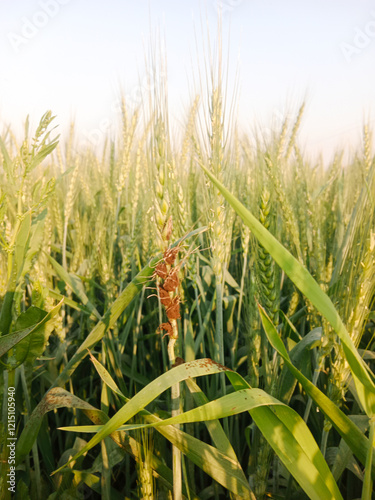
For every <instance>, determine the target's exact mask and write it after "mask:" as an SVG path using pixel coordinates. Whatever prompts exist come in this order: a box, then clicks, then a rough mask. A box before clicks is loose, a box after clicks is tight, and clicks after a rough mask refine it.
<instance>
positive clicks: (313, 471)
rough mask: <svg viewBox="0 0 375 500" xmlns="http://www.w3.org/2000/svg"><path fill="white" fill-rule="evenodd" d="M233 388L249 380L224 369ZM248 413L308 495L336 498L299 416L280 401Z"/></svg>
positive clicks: (331, 481) (336, 492)
mask: <svg viewBox="0 0 375 500" xmlns="http://www.w3.org/2000/svg"><path fill="white" fill-rule="evenodd" d="M226 375H227V377H228V378H229V380H230V382H231V384H232V386H233V387H234V389H235V390H236V391H239V390H242V389H246V388H249V387H250V386H249V384H248V383H247V382H246V381H245V379H243V378H242V377H241V375H239V374H238V373H236V372H232V371H227V372H226ZM250 415H251V417H252V418H253V420H254V422H255V423H256V425H257V427H258V428H259V430H260V431H261V432H262V434H263V436H264V437H265V439H266V440H267V441H268V443H269V444H270V446H271V447H272V448H273V450H274V451H275V453H276V454H277V455H278V457H279V458H280V460H281V461H282V463H283V464H284V465H285V467H286V468H287V469H288V471H289V472H290V473H291V474H292V476H293V477H294V478H295V480H296V481H297V482H298V483H299V484H300V486H301V487H302V488H303V489H304V491H305V492H306V493H307V495H308V496H309V497H310V498H314V499H316V500H320V499H322V498H327V499H328V498H331V499H332V498H335V499H340V498H342V497H341V494H340V491H339V489H338V487H337V484H336V482H335V480H334V478H333V476H332V473H331V471H330V470H329V467H328V465H327V462H326V461H325V460H324V457H323V455H322V453H321V452H320V450H319V448H318V445H317V444H316V442H315V440H314V438H313V436H312V434H311V432H310V430H309V428H308V427H307V425H306V423H305V422H304V421H303V420H302V418H301V417H300V416H299V415H298V414H297V413H296V412H295V411H294V410H292V409H291V408H289V407H288V406H286V405H284V404H279V405H273V406H272V408H269V407H256V408H253V409H252V410H250Z"/></svg>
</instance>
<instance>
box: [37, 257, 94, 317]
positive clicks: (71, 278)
mask: <svg viewBox="0 0 375 500" xmlns="http://www.w3.org/2000/svg"><path fill="white" fill-rule="evenodd" d="M47 257H48V259H49V261H50V262H51V264H52V266H53V268H54V269H55V271H56V273H57V275H58V276H59V278H60V279H62V280H63V281H64V282H65V283H66V284H67V285H68V286H69V287H70V288H71V289H72V290H73V292H74V293H75V294H76V295H77V297H78V298H79V299H80V300H81V301H82V304H83V305H84V306H86V307H87V309H88V310H89V311H90V312H91V313H92V314H94V315H95V316H96V318H97V319H99V320H100V319H101V316H100V314H99V313H98V311H97V310H96V308H95V306H94V305H93V304H92V303H91V302H90V300H89V299H88V297H87V295H86V291H85V287H84V286H83V283H82V281H81V280H80V279H79V277H78V276H77V275H76V274H73V273H68V272H67V271H66V270H65V269H64V268H63V267H62V266H61V265H60V264H59V263H58V262H57V261H56V260H55V259H54V258H53V257H51V256H50V255H47Z"/></svg>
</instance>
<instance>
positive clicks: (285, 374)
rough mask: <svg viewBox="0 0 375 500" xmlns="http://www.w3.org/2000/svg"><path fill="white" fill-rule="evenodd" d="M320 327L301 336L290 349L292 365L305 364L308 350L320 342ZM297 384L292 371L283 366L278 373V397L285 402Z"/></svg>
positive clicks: (288, 399) (298, 366) (299, 365)
mask: <svg viewBox="0 0 375 500" xmlns="http://www.w3.org/2000/svg"><path fill="white" fill-rule="evenodd" d="M321 337H322V329H321V328H315V329H314V330H312V331H311V332H309V333H308V334H307V335H305V336H304V337H303V339H301V340H300V341H299V342H298V343H297V344H296V345H295V346H294V347H293V349H292V350H291V351H290V359H291V361H292V362H293V364H294V366H296V367H297V368H300V367H302V366H306V364H307V356H309V355H310V354H309V350H310V349H313V348H314V347H317V346H318V345H319V344H320V342H321ZM296 384H297V379H296V378H295V377H294V375H293V374H292V372H291V371H290V370H289V369H288V367H287V366H284V367H283V369H282V371H281V374H280V390H279V395H280V396H279V397H280V399H281V400H282V401H283V402H284V403H287V402H289V401H290V398H291V397H292V394H293V391H294V388H295V386H296Z"/></svg>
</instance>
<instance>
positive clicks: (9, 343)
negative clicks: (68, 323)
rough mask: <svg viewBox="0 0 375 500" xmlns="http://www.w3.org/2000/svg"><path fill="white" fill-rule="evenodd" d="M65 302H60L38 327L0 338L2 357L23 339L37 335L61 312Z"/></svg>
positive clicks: (0, 353) (31, 327)
mask: <svg viewBox="0 0 375 500" xmlns="http://www.w3.org/2000/svg"><path fill="white" fill-rule="evenodd" d="M62 303H63V301H61V302H59V303H58V304H57V306H55V307H54V308H53V309H52V310H51V311H50V312H49V313H48V314H47V315H46V316H44V318H43V319H42V320H41V321H40V322H39V323H38V324H36V325H33V326H30V327H28V328H25V329H24V330H21V331H18V332H14V333H9V334H8V335H5V336H3V337H1V338H0V357H1V356H4V354H5V353H6V352H8V351H9V350H10V349H12V347H14V346H15V345H16V344H18V342H21V340H22V339H25V338H26V337H27V336H28V335H31V334H35V333H36V332H38V331H39V329H43V328H44V326H45V325H46V324H47V323H48V321H50V320H51V319H52V318H53V317H54V316H56V314H57V313H58V312H59V310H60V308H61V306H62Z"/></svg>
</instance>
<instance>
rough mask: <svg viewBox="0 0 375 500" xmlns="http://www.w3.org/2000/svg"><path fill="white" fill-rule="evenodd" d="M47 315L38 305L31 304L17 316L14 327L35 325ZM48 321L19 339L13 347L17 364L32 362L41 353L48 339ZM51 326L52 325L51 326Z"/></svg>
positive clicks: (21, 328) (24, 327)
mask: <svg viewBox="0 0 375 500" xmlns="http://www.w3.org/2000/svg"><path fill="white" fill-rule="evenodd" d="M46 316H47V312H46V311H44V310H43V309H39V307H35V306H31V307H29V308H28V309H27V310H26V311H25V312H24V313H21V314H20V316H19V317H18V318H17V321H16V324H15V329H16V330H17V331H18V330H25V329H26V328H29V327H30V326H35V325H36V324H38V323H40V322H41V321H42V319H43V318H45V317H46ZM48 323H49V322H48V321H47V322H45V323H44V324H43V328H42V327H40V328H38V329H37V331H34V333H33V334H32V335H28V336H27V337H26V338H24V339H23V340H21V342H19V343H18V344H17V345H16V347H15V350H14V351H15V357H16V360H17V362H18V364H21V363H24V362H27V361H28V362H32V361H34V359H35V358H37V357H38V356H41V355H42V354H43V351H44V348H45V345H46V342H47V340H48V337H49V334H50V331H51V330H50V329H48V328H47V325H48ZM52 328H53V326H52Z"/></svg>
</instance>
